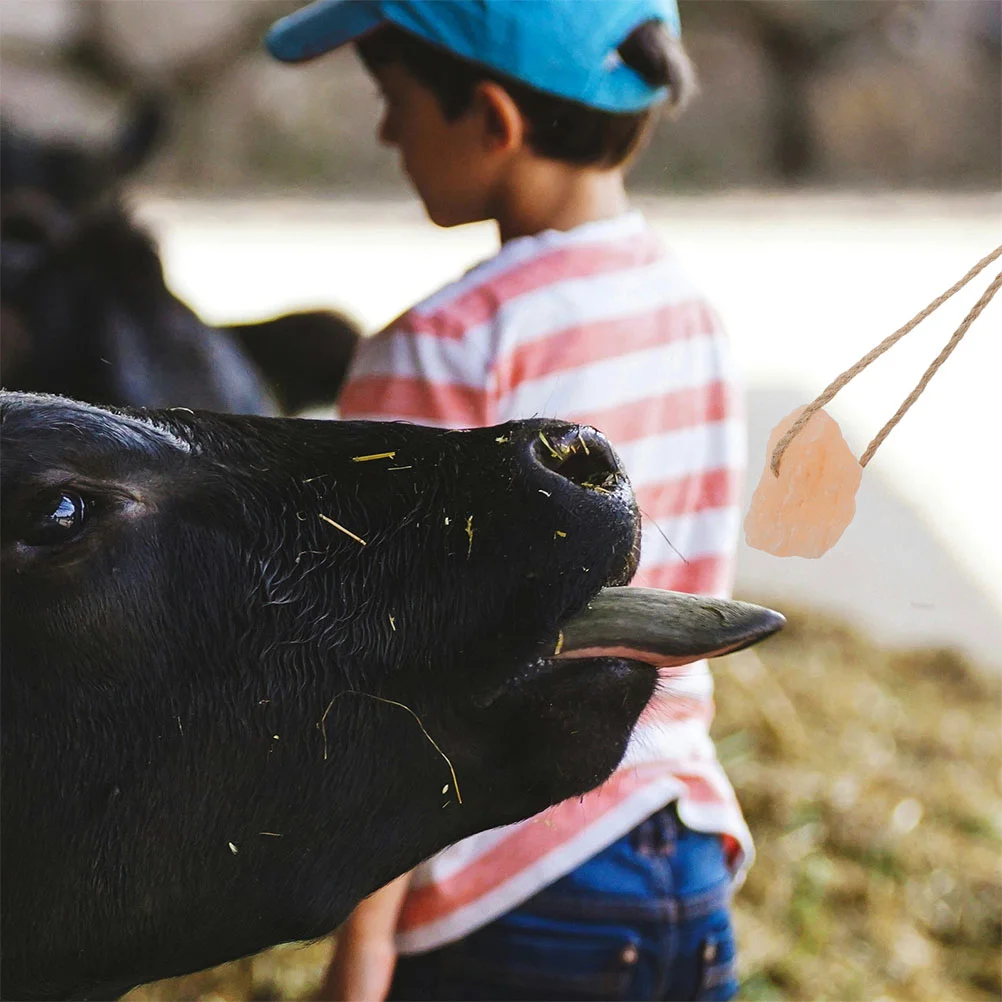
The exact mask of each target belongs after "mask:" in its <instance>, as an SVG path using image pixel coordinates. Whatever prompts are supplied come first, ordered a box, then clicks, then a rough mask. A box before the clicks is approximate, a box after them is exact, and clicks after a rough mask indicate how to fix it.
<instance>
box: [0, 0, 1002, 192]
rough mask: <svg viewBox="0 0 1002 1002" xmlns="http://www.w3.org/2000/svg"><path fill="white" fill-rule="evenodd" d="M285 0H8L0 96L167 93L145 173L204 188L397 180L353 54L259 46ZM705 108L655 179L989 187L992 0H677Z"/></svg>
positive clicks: (661, 161) (665, 150)
mask: <svg viewBox="0 0 1002 1002" xmlns="http://www.w3.org/2000/svg"><path fill="white" fill-rule="evenodd" d="M296 6H297V4H296V3H295V2H290V0H2V3H0V18H2V25H0V28H2V42H3V48H2V53H0V55H2V90H3V95H2V103H3V108H4V112H5V113H6V114H10V115H11V116H13V117H15V118H17V119H25V118H29V119H30V120H31V122H32V124H33V125H34V126H36V127H38V128H42V129H45V130H46V131H48V132H52V133H60V132H61V133H70V134H81V133H86V134H89V135H95V136H96V135H100V134H101V133H102V132H104V131H106V130H108V129H109V128H110V127H111V124H112V122H113V121H114V119H115V116H116V114H117V113H118V112H119V110H120V108H121V105H122V103H123V101H124V100H125V98H126V97H127V96H129V95H130V94H132V93H134V92H135V90H136V89H137V88H145V87H157V88H160V89H162V90H163V91H164V92H165V93H166V94H167V95H169V97H170V98H171V108H172V116H173V128H174V134H173V140H172V142H171V144H170V148H169V150H168V151H166V152H165V154H164V155H163V156H162V157H161V158H160V159H159V160H158V162H157V163H156V165H155V167H154V168H152V170H151V172H150V174H149V176H148V180H149V182H150V183H151V184H154V185H156V186H158V187H161V188H174V189H181V190H185V191H193V190H196V191H199V192H202V193H215V192H226V193H233V192H234V191H235V190H238V189H239V190H243V191H247V190H252V189H256V190H261V189H272V190H275V189H281V190H282V191H285V192H288V191H290V190H293V189H294V190H299V191H310V190H322V191H332V190H335V189H338V188H345V187H346V186H348V185H350V186H351V189H352V191H353V192H355V193H360V192H362V191H367V192H370V193H384V192H388V191H392V190H394V189H397V190H402V189H401V183H402V182H401V180H400V178H399V175H398V172H397V171H396V165H395V158H394V156H393V155H392V154H390V153H387V152H386V151H385V150H381V149H380V148H379V147H378V146H377V144H376V142H375V140H374V136H373V131H374V130H373V122H374V120H375V116H376V114H377V105H378V102H377V98H376V94H375V91H374V88H373V87H372V85H371V83H370V82H369V81H368V79H367V78H366V76H365V74H364V73H363V71H362V70H361V68H360V67H359V65H358V63H357V61H356V60H354V59H350V58H334V59H321V60H318V61H317V62H315V63H313V64H312V65H311V66H309V67H306V68H289V67H285V66H280V65H277V64H276V63H274V62H273V61H271V60H269V59H268V58H267V56H266V55H265V54H264V53H263V52H262V51H261V46H260V39H261V35H262V33H263V31H264V30H265V28H266V27H267V25H268V24H269V23H270V21H271V20H272V19H274V18H275V17H276V16H278V15H281V14H283V13H286V12H288V11H290V10H292V9H294V8H295V7H296ZM681 8H682V21H683V25H684V31H685V37H686V42H687V45H688V47H689V49H690V51H691V53H692V55H693V57H694V58H695V60H696V63H697V65H698V67H699V71H700V76H701V79H702V82H703V95H702V98H701V99H700V101H699V105H698V107H699V112H698V114H692V115H688V116H684V117H683V118H682V119H681V120H680V121H679V122H678V123H677V124H675V123H670V122H665V123H663V125H662V127H661V128H660V129H659V130H658V132H657V134H656V135H655V137H654V140H653V142H652V143H651V146H650V148H649V149H648V151H647V153H646V154H645V156H644V157H643V159H642V160H641V162H640V163H639V164H638V166H637V168H636V171H635V175H634V184H635V187H637V188H638V189H641V190H645V191H651V192H659V193H661V192H668V191H672V190H680V189H681V190H707V189H710V190H713V189H719V188H727V187H729V188H733V187H735V186H737V187H752V188H775V187H789V186H797V187H801V186H818V185H822V186H840V187H845V186H850V187H863V188H870V189H873V188H876V189H889V188H943V187H945V188H951V189H963V190H972V189H974V190H983V189H986V188H989V189H992V190H996V189H998V187H999V185H1000V179H1002V141H1000V122H1002V105H1000V102H1002V76H1000V73H1002V70H1000V65H1002V63H1000V59H999V46H1000V31H1002V29H1000V20H1002V15H1000V9H1002V8H1000V4H999V3H998V2H997V0H900V2H899V0H681Z"/></svg>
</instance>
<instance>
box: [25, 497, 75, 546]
mask: <svg viewBox="0 0 1002 1002" xmlns="http://www.w3.org/2000/svg"><path fill="white" fill-rule="evenodd" d="M86 517H87V504H86V503H85V501H84V499H83V498H82V497H81V496H80V495H79V494H77V493H75V492H74V491H60V492H59V493H56V494H50V495H48V496H47V497H46V498H45V499H44V500H43V501H41V502H40V503H39V504H38V505H37V506H35V507H34V509H33V511H32V513H31V515H30V517H29V518H28V519H27V522H26V524H25V526H24V528H23V530H22V532H21V538H22V540H23V541H24V542H25V543H27V544H28V545H29V546H55V545H57V544H59V543H66V542H68V541H69V540H71V539H73V537H74V536H76V535H77V534H78V533H79V532H80V530H81V529H83V526H84V521H85V519H86Z"/></svg>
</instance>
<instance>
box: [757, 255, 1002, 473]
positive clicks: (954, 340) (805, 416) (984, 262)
mask: <svg viewBox="0 0 1002 1002" xmlns="http://www.w3.org/2000/svg"><path fill="white" fill-rule="evenodd" d="M1000 256H1002V245H1000V246H998V247H996V248H995V250H993V251H992V252H991V253H990V254H987V255H985V257H983V258H982V259H981V260H980V261H979V262H978V263H977V264H976V265H975V266H974V267H973V268H971V270H970V271H969V272H968V273H967V274H966V275H964V277H963V278H962V279H960V281H959V282H957V283H956V284H955V285H953V286H951V287H950V288H949V289H947V290H946V292H944V293H943V294H942V295H941V296H938V297H937V298H936V299H934V300H933V301H932V302H931V303H930V304H929V305H928V306H927V307H926V308H925V309H924V310H922V311H921V313H918V314H916V316H914V317H912V319H911V320H909V321H908V323H906V324H905V325H904V326H903V327H901V328H899V329H898V330H896V331H895V332H894V333H893V334H891V335H890V336H889V337H886V338H884V340H883V341H881V342H880V344H878V345H877V346H876V348H874V349H873V350H872V351H869V352H867V353H866V354H865V355H864V356H863V357H862V358H861V359H860V360H859V361H858V362H857V363H856V364H855V365H853V366H852V367H850V368H848V369H846V371H845V372H843V373H842V374H841V375H840V376H838V377H836V378H835V379H834V380H833V381H832V382H831V383H830V384H829V385H828V386H826V387H825V389H824V390H822V392H821V393H820V394H819V395H818V397H817V398H816V399H815V400H813V401H812V402H811V403H809V404H808V405H807V406H806V407H805V408H804V410H803V413H802V414H801V415H800V417H798V418H797V420H796V421H795V422H794V423H793V425H792V426H791V427H790V429H789V430H788V431H787V432H786V434H785V435H784V436H783V437H782V438H781V439H780V440H779V441H778V442H777V443H776V448H775V449H773V451H772V459H771V461H770V463H769V466H770V469H771V470H772V472H773V475H774V476H777V477H778V476H779V464H780V461H781V460H782V458H783V453H784V452H786V449H787V446H788V445H789V444H790V442H792V441H793V439H794V438H795V437H796V436H797V435H799V434H800V432H801V430H802V429H803V428H804V427H805V425H806V424H807V422H808V421H810V419H811V417H812V416H813V415H814V414H815V413H816V412H817V411H819V410H820V409H821V408H822V407H824V405H825V404H827V403H828V402H829V401H830V400H831V399H832V398H833V397H834V396H835V394H836V393H838V391H839V390H841V389H842V387H843V386H845V385H846V383H848V382H849V381H850V380H851V379H853V378H855V377H856V376H858V375H859V373H861V372H862V371H863V370H864V369H865V368H866V367H867V366H868V365H869V364H870V363H871V362H873V361H875V360H876V359H878V358H880V356H881V355H883V354H884V352H885V351H887V350H888V349H889V348H892V347H893V346H894V345H895V344H897V343H898V341H900V340H901V339H902V338H903V337H904V336H905V335H906V334H908V333H909V332H910V331H912V330H914V328H915V327H917V326H918V325H919V324H920V323H921V322H922V321H923V320H925V318H926V317H927V316H929V314H930V313H932V312H933V311H935V310H937V309H939V307H940V306H942V305H943V303H945V302H946V301H947V300H948V299H949V298H950V297H951V296H952V295H953V294H954V293H956V292H959V291H960V290H961V289H962V288H963V287H964V286H965V285H967V283H968V282H970V281H971V280H972V279H973V278H975V277H977V276H978V275H979V274H980V273H981V272H982V271H984V269H985V268H987V267H988V265H990V264H991V263H992V262H993V261H995V260H996V259H997V258H999V257H1000ZM1000 286H1002V272H1000V273H999V274H998V275H996V276H995V278H994V280H993V281H992V283H991V285H989V286H988V288H987V289H986V290H985V293H984V295H982V297H981V298H980V299H979V300H978V301H977V302H976V303H975V304H974V306H973V307H972V308H971V311H970V312H969V313H968V314H967V316H966V317H965V318H964V320H963V323H961V325H960V326H959V327H958V328H957V330H956V331H955V332H954V334H953V336H952V337H951V338H950V340H949V342H948V344H947V345H946V347H945V348H944V349H943V350H942V351H941V352H940V353H939V355H937V357H936V358H935V359H934V360H933V362H932V364H931V365H930V366H929V368H928V369H926V371H925V373H924V374H923V376H922V378H921V379H920V380H919V381H918V384H917V385H916V387H915V389H914V390H912V392H911V393H909V394H908V396H907V397H906V398H905V400H904V402H903V403H902V404H901V406H900V407H899V408H898V409H897V412H896V413H895V414H894V416H893V417H892V418H891V419H890V421H888V422H887V424H885V425H884V427H883V428H881V429H880V431H879V432H877V434H876V436H875V437H874V439H873V441H872V442H871V443H870V444H869V445H868V446H867V447H866V451H865V452H864V453H863V455H862V456H861V457H860V460H859V465H860V466H866V464H867V463H868V462H869V461H870V460H871V459H872V458H873V454H874V453H875V452H876V451H877V449H878V448H879V447H880V445H881V443H882V442H883V441H884V439H885V438H887V436H888V435H889V434H890V433H891V431H892V429H893V428H894V426H895V425H896V424H897V423H898V422H899V421H900V420H901V419H902V418H903V417H904V416H905V414H906V413H907V412H908V408H909V407H911V405H912V404H913V403H915V401H916V400H918V398H919V397H920V396H921V395H922V392H923V390H925V388H926V386H928V384H929V380H931V379H932V377H933V376H934V375H936V372H937V370H938V369H939V367H940V366H941V365H942V364H943V363H944V362H945V361H946V360H947V358H949V357H950V354H951V352H952V351H953V349H954V348H956V347H957V345H958V344H959V343H960V339H961V338H962V337H963V336H964V335H965V334H966V333H967V331H968V329H969V328H970V326H971V324H972V323H974V321H975V320H976V319H977V318H978V316H980V314H981V313H982V311H983V310H984V308H985V307H986V306H987V305H988V303H989V302H991V299H992V297H993V296H994V295H995V293H996V292H998V290H999V288H1000Z"/></svg>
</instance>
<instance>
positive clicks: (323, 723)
mask: <svg viewBox="0 0 1002 1002" xmlns="http://www.w3.org/2000/svg"><path fill="white" fill-rule="evenodd" d="M341 696H364V697H365V698H366V699H374V700H376V702H377V703H388V704H389V705H390V706H399V707H400V709H401V710H406V711H407V712H408V713H409V714H410V715H411V716H412V717H413V718H414V719H415V720H416V721H417V725H418V727H420V728H421V733H422V734H423V735H424V736H425V737H426V738H427V739H428V742H429V744H430V745H431V746H432V748H434V749H435V751H437V752H438V753H439V755H441V756H442V758H443V759H445V764H446V765H447V766H448V767H449V773H450V775H451V776H452V786H453V789H454V790H455V791H456V800H458V801H459V803H460V804H462V802H463V796H462V794H461V793H460V792H459V780H458V779H457V778H456V770H455V769H454V768H453V767H452V760H451V759H450V758H449V756H448V755H446V754H445V752H444V751H442V749H441V748H440V747H439V745H438V742H437V741H436V740H435V739H434V738H433V737H432V736H431V735H430V734H429V733H428V731H427V729H426V728H425V726H424V723H423V722H422V721H421V718H420V717H419V716H418V715H417V714H416V713H415V712H414V711H413V710H412V709H411V708H410V707H409V706H407V705H406V703H400V702H397V700H395V699H386V698H384V697H383V696H375V695H373V694H372V693H371V692H362V691H361V690H359V689H345V690H344V692H339V693H337V694H336V695H334V696H332V697H331V701H330V702H329V703H328V704H327V709H325V710H324V713H323V716H322V717H321V718H320V732H321V734H322V735H323V739H324V761H325V762H326V761H327V714H328V713H330V711H331V707H332V706H333V705H334V700H335V699H339V698H340V697H341Z"/></svg>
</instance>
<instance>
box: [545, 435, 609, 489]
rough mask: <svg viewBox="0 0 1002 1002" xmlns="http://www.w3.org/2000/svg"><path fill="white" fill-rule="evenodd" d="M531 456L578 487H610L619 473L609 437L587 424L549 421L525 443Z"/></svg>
mask: <svg viewBox="0 0 1002 1002" xmlns="http://www.w3.org/2000/svg"><path fill="white" fill-rule="evenodd" d="M528 447H529V451H530V456H531V459H532V461H533V462H534V463H537V464H538V465H539V466H542V467H545V468H546V469H548V470H551V471H552V472H554V473H556V474H558V475H559V476H561V477H564V478H565V479H567V480H569V481H570V482H571V483H572V484H576V485H577V486H579V487H587V488H592V489H602V488H608V487H611V486H612V485H613V484H614V483H616V481H617V480H618V479H619V477H620V476H622V474H623V468H622V466H621V465H620V462H619V458H618V457H617V456H616V453H615V452H613V449H612V446H611V445H610V444H609V440H608V439H607V438H606V437H605V436H604V435H603V434H602V433H601V432H600V431H596V429H594V428H591V427H589V426H588V425H576V424H553V425H549V426H545V427H543V428H542V429H541V430H540V431H539V432H538V434H537V435H535V436H534V437H533V438H531V439H530V440H529V442H528Z"/></svg>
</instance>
